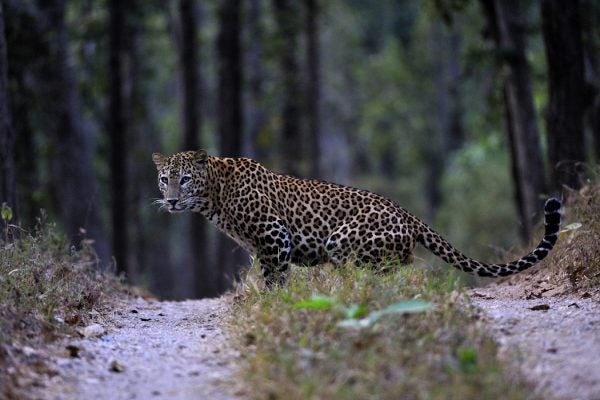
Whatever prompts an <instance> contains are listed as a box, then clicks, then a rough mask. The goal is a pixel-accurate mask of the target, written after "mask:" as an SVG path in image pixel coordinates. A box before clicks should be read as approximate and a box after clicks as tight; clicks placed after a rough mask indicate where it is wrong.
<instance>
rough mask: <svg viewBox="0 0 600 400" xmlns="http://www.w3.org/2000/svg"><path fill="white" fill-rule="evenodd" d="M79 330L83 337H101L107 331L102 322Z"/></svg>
mask: <svg viewBox="0 0 600 400" xmlns="http://www.w3.org/2000/svg"><path fill="white" fill-rule="evenodd" d="M77 332H78V333H79V334H80V335H81V336H83V337H86V338H88V337H100V336H102V335H104V334H105V333H106V329H104V327H103V326H102V325H100V324H92V325H88V326H86V327H85V328H80V329H78V330H77Z"/></svg>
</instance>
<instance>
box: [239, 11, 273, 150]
mask: <svg viewBox="0 0 600 400" xmlns="http://www.w3.org/2000/svg"><path fill="white" fill-rule="evenodd" d="M246 4H247V10H246V12H247V14H246V15H248V18H246V20H245V21H244V22H245V29H246V32H247V33H246V34H245V37H247V38H248V41H247V42H246V43H244V44H245V50H246V62H245V65H247V68H246V71H247V82H248V90H247V95H248V101H247V102H246V108H245V109H246V112H247V115H248V117H247V118H246V121H247V123H246V125H247V129H248V134H247V135H246V138H245V139H246V146H245V149H246V150H245V151H247V152H248V156H250V157H253V158H256V159H257V160H259V161H260V162H267V157H268V156H269V155H270V151H269V150H270V148H269V147H270V146H269V144H268V143H265V140H264V139H263V138H262V135H263V134H264V128H265V124H266V119H267V116H266V112H265V109H264V104H263V103H264V99H265V90H264V83H265V71H264V65H263V64H264V63H263V60H262V58H263V52H264V51H263V43H264V40H265V35H264V27H263V23H262V15H263V2H262V1H261V0H250V1H248V2H247V3H246Z"/></svg>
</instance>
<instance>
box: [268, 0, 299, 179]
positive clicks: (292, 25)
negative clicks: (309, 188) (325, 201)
mask: <svg viewBox="0 0 600 400" xmlns="http://www.w3.org/2000/svg"><path fill="white" fill-rule="evenodd" d="M274 7H275V20H276V22H277V29H278V31H279V38H278V39H279V41H280V47H279V48H278V50H279V52H280V54H281V56H280V57H281V60H280V62H281V64H280V68H281V74H282V77H283V83H282V88H283V99H282V101H283V110H282V120H283V127H282V129H281V141H280V143H281V150H280V156H281V164H282V169H283V171H284V172H286V173H288V174H291V175H295V176H300V158H301V155H302V154H303V146H302V139H301V136H300V135H301V130H300V123H301V104H302V103H301V92H300V76H299V68H298V60H297V51H298V32H299V16H298V14H299V9H298V7H297V4H296V2H295V1H292V0H274Z"/></svg>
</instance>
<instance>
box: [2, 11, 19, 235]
mask: <svg viewBox="0 0 600 400" xmlns="http://www.w3.org/2000/svg"><path fill="white" fill-rule="evenodd" d="M7 76H8V59H7V55H6V37H5V35H4V10H3V6H2V3H1V2H0V168H1V173H0V196H1V198H0V203H4V202H6V203H7V204H8V206H9V207H11V208H12V211H13V218H14V219H16V216H17V215H16V213H17V195H16V188H15V160H14V157H13V154H14V148H15V137H14V134H13V130H12V128H11V122H10V111H9V108H8V103H9V101H8V100H9V95H8V84H7ZM3 232H4V229H3Z"/></svg>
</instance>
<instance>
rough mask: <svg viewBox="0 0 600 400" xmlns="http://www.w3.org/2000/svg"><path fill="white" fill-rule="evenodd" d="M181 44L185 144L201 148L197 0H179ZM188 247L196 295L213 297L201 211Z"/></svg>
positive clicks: (189, 227) (192, 219)
mask: <svg viewBox="0 0 600 400" xmlns="http://www.w3.org/2000/svg"><path fill="white" fill-rule="evenodd" d="M179 18H180V27H181V44H180V51H179V64H180V68H181V81H182V87H183V148H184V149H185V150H197V149H199V148H200V141H199V139H198V136H199V134H200V127H201V123H202V120H201V115H202V113H201V104H200V99H201V97H200V95H199V88H200V85H199V68H198V50H199V43H198V18H197V10H196V2H195V1H194V0H180V1H179ZM185 228H186V231H187V234H186V236H187V240H188V244H187V248H186V249H185V251H186V253H187V254H186V255H185V258H184V259H185V268H186V270H187V272H186V275H188V276H190V279H191V283H192V284H193V286H194V287H193V289H194V292H195V293H194V295H196V296H201V297H213V296H216V295H217V287H216V281H215V279H216V274H215V272H216V271H215V270H214V268H211V264H210V263H208V257H207V250H208V246H207V243H206V241H207V238H206V233H205V232H206V221H205V220H204V219H203V218H199V217H198V216H197V215H188V216H187V221H186V227H185Z"/></svg>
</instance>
